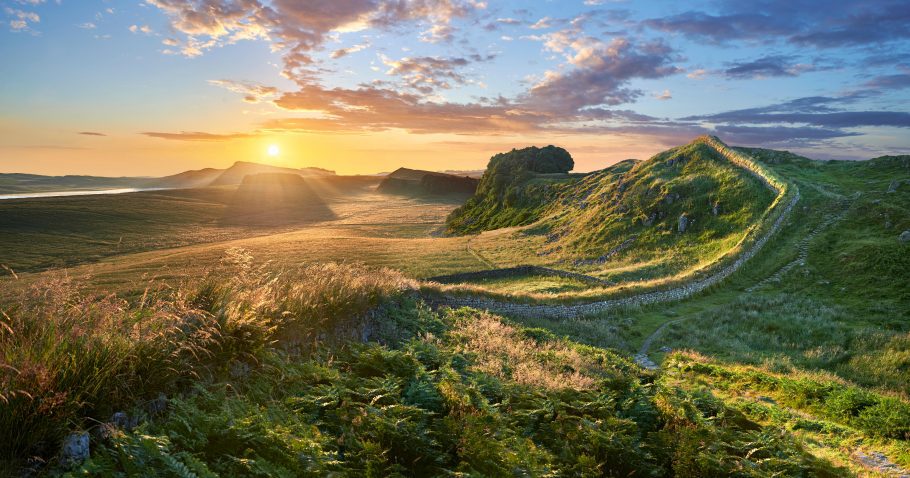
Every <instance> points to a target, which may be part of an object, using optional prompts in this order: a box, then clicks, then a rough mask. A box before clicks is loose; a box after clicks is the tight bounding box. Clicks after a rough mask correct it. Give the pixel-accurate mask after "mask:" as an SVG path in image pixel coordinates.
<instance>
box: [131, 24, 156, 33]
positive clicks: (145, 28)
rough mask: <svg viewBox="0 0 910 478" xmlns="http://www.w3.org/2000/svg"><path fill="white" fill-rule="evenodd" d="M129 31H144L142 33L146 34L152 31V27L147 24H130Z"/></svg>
mask: <svg viewBox="0 0 910 478" xmlns="http://www.w3.org/2000/svg"><path fill="white" fill-rule="evenodd" d="M130 31H131V32H133V33H144V34H146V35H148V34H151V33H152V27H150V26H148V25H142V26H139V25H130Z"/></svg>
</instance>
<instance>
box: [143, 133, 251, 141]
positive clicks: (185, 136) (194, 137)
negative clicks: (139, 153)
mask: <svg viewBox="0 0 910 478" xmlns="http://www.w3.org/2000/svg"><path fill="white" fill-rule="evenodd" d="M139 134H142V135H145V136H149V137H152V138H160V139H170V140H177V141H230V140H233V139H243V138H251V137H254V136H256V135H255V134H252V133H228V134H215V133H203V132H200V131H181V132H179V133H161V132H152V131H146V132H143V133H139Z"/></svg>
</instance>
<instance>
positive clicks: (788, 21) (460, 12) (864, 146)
mask: <svg viewBox="0 0 910 478" xmlns="http://www.w3.org/2000/svg"><path fill="white" fill-rule="evenodd" d="M908 105H910V2H907V1H906V0H897V1H890V0H869V1H838V0H830V1H824V2H822V1H806V0H755V1H750V2H743V1H741V0H708V1H688V2H687V1H664V0H651V1H620V0H521V1H497V0H390V1H380V0H226V1H214V0H145V1H130V0H117V1H115V0H0V172H27V173H37V174H52V175H62V174H91V175H104V176H160V175H166V174H173V173H177V172H180V171H184V170H187V169H199V168H203V167H227V166H229V165H231V164H232V163H233V162H235V161H241V160H242V161H257V162H267V163H272V164H277V165H282V166H293V167H304V166H316V167H323V168H328V169H332V170H335V171H337V172H338V173H340V174H355V173H375V172H380V171H390V170H394V169H396V168H398V167H401V166H405V167H411V168H422V169H434V170H473V169H482V168H484V167H485V166H486V163H487V161H488V159H489V157H490V156H491V155H493V154H495V153H497V152H501V151H508V150H510V149H512V148H516V147H518V148H520V147H524V146H529V145H537V146H545V145H547V144H555V145H558V146H562V147H564V148H566V149H567V150H569V152H570V153H571V154H572V155H573V157H574V158H575V161H576V170H578V171H591V170H596V169H600V168H603V167H606V166H608V165H610V164H613V163H615V162H617V161H620V160H622V159H626V158H639V159H646V158H647V157H649V156H651V155H653V154H655V153H657V152H660V151H662V150H664V149H667V148H669V147H672V146H675V145H679V144H684V143H686V142H688V141H690V140H691V139H692V138H694V137H696V136H698V135H701V134H714V135H717V136H719V137H720V138H721V139H722V140H723V141H725V142H727V143H728V144H735V145H744V146H760V147H768V148H774V149H786V150H790V151H794V152H798V153H801V154H804V155H807V156H809V157H813V158H818V159H867V158H872V157H876V156H881V155H884V154H910V106H908ZM270 146H274V147H277V148H278V149H279V150H280V153H279V154H278V155H274V156H272V155H269V154H268V153H267V151H268V150H269V147H270ZM273 149H274V148H273Z"/></svg>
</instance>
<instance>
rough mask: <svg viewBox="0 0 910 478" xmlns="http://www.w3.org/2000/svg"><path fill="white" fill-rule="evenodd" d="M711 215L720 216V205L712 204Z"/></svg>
mask: <svg viewBox="0 0 910 478" xmlns="http://www.w3.org/2000/svg"><path fill="white" fill-rule="evenodd" d="M711 214H713V215H715V216H716V215H718V214H720V204H718V203H714V205H713V206H711Z"/></svg>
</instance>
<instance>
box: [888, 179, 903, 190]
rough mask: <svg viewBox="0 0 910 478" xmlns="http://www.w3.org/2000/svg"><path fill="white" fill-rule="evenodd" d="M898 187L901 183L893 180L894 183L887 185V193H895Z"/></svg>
mask: <svg viewBox="0 0 910 478" xmlns="http://www.w3.org/2000/svg"><path fill="white" fill-rule="evenodd" d="M900 185H901V182H900V181H899V180H897V179H895V180H894V181H891V184H889V185H888V192H889V193H893V192H896V191H897V188H899V187H900Z"/></svg>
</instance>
